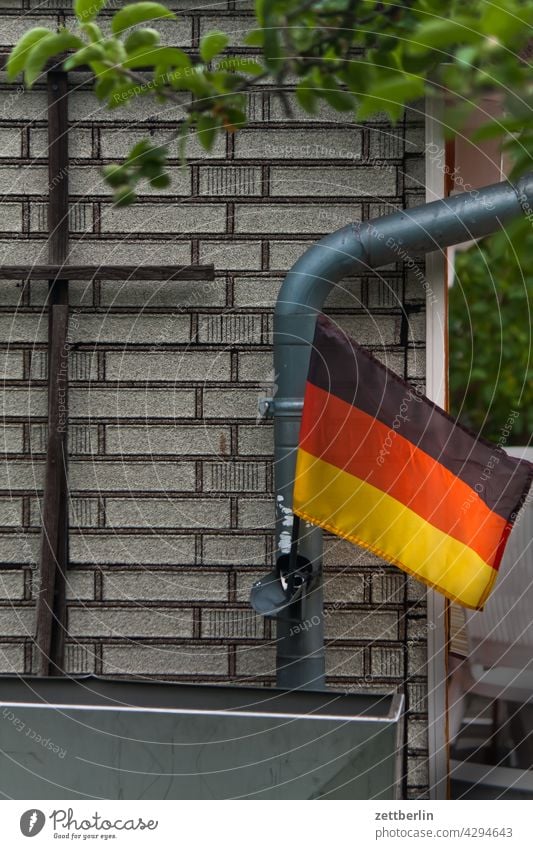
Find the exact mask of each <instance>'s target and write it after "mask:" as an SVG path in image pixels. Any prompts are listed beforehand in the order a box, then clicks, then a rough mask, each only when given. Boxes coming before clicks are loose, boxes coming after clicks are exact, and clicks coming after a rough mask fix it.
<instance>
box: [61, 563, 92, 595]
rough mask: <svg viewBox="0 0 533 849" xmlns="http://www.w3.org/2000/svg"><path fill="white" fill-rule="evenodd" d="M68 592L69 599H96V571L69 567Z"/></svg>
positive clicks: (67, 577)
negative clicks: (84, 570) (82, 570)
mask: <svg viewBox="0 0 533 849" xmlns="http://www.w3.org/2000/svg"><path fill="white" fill-rule="evenodd" d="M66 594H67V599H68V600H69V601H72V600H76V599H79V600H80V601H81V600H83V601H92V600H93V599H94V573H93V572H81V571H78V570H76V569H69V570H68V572H67V575H66Z"/></svg>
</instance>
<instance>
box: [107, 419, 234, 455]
mask: <svg viewBox="0 0 533 849" xmlns="http://www.w3.org/2000/svg"><path fill="white" fill-rule="evenodd" d="M229 445H230V433H229V428H228V427H223V426H222V425H221V426H220V427H205V426H204V425H146V426H143V427H141V426H139V427H135V426H133V425H124V426H121V427H114V426H112V425H109V426H107V427H106V451H107V453H108V454H174V455H184V454H193V455H196V454H227V453H228V451H229Z"/></svg>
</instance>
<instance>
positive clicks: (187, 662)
mask: <svg viewBox="0 0 533 849" xmlns="http://www.w3.org/2000/svg"><path fill="white" fill-rule="evenodd" d="M103 673H104V675H124V674H137V675H227V674H228V650H227V648H225V647H223V646H205V647H203V646H198V645H196V646H189V645H187V646H180V645H176V646H145V645H136V646H104V649H103Z"/></svg>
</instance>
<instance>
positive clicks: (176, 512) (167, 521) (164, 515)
mask: <svg viewBox="0 0 533 849" xmlns="http://www.w3.org/2000/svg"><path fill="white" fill-rule="evenodd" d="M105 512H106V525H107V526H108V527H110V528H120V527H124V528H196V529H197V530H202V529H205V528H229V526H230V504H229V500H228V499H227V498H224V499H223V498H195V499H191V498H172V499H165V498H135V499H133V498H108V499H107V500H106V508H105Z"/></svg>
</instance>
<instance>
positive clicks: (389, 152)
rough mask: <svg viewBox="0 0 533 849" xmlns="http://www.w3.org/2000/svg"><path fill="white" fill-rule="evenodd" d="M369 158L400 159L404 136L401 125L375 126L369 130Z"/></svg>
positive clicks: (402, 151)
mask: <svg viewBox="0 0 533 849" xmlns="http://www.w3.org/2000/svg"><path fill="white" fill-rule="evenodd" d="M368 136H369V156H370V159H401V158H402V157H403V154H404V149H405V145H404V138H403V130H402V128H401V127H399V128H397V129H396V128H394V127H379V128H377V127H375V128H372V129H370V130H369V133H368Z"/></svg>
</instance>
